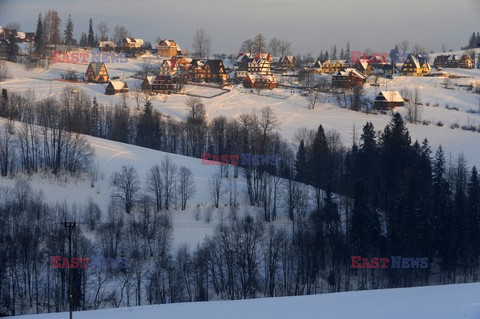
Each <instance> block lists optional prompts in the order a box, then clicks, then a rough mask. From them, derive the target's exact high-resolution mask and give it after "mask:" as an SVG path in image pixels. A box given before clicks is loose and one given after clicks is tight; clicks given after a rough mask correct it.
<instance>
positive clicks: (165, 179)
mask: <svg viewBox="0 0 480 319" xmlns="http://www.w3.org/2000/svg"><path fill="white" fill-rule="evenodd" d="M161 172H162V184H163V194H164V200H165V208H166V209H169V208H170V204H171V202H172V200H173V198H174V196H175V190H176V177H177V165H175V163H174V162H173V160H172V158H171V157H170V155H165V157H164V158H163V161H162V163H161Z"/></svg>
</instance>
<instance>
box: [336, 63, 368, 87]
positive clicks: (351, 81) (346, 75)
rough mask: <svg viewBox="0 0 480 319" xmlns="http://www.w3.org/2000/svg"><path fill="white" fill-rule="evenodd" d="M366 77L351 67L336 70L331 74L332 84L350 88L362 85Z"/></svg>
mask: <svg viewBox="0 0 480 319" xmlns="http://www.w3.org/2000/svg"><path fill="white" fill-rule="evenodd" d="M366 80H367V77H366V76H365V75H363V74H362V73H360V72H359V71H358V70H356V69H353V68H347V69H345V70H344V71H338V72H337V73H336V74H334V75H332V86H333V87H339V88H352V87H354V86H358V85H363V84H364V83H365V81H366Z"/></svg>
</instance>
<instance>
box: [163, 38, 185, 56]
mask: <svg viewBox="0 0 480 319" xmlns="http://www.w3.org/2000/svg"><path fill="white" fill-rule="evenodd" d="M157 54H158V57H159V58H172V57H176V56H180V55H183V51H182V49H181V48H180V46H179V45H178V44H177V43H176V42H175V41H173V40H162V41H160V43H159V44H158V47H157Z"/></svg>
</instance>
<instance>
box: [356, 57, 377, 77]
mask: <svg viewBox="0 0 480 319" xmlns="http://www.w3.org/2000/svg"><path fill="white" fill-rule="evenodd" d="M353 67H354V68H355V69H356V70H357V71H359V72H362V73H363V74H365V75H367V76H368V75H370V74H372V72H373V66H372V65H371V64H369V63H368V60H367V59H358V60H357V61H356V62H355V63H354V64H353Z"/></svg>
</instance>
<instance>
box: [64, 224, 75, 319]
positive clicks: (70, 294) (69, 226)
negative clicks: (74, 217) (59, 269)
mask: <svg viewBox="0 0 480 319" xmlns="http://www.w3.org/2000/svg"><path fill="white" fill-rule="evenodd" d="M65 229H66V230H67V236H68V259H69V261H70V262H71V261H72V233H73V230H74V229H75V222H67V221H66V222H65ZM72 303H73V292H72V268H70V267H69V268H68V304H69V307H70V319H72V318H73V313H72V311H73V304H72Z"/></svg>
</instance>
